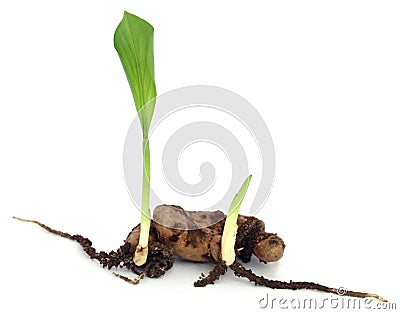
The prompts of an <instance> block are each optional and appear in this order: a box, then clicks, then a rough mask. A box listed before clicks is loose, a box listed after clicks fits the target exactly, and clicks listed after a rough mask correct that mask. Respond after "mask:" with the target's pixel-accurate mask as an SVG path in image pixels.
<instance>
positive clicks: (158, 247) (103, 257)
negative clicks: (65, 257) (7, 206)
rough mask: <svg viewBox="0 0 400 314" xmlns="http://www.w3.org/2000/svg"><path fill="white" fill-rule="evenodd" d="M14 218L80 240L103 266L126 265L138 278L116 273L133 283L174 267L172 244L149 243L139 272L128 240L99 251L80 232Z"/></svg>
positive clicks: (87, 251) (86, 250)
mask: <svg viewBox="0 0 400 314" xmlns="http://www.w3.org/2000/svg"><path fill="white" fill-rule="evenodd" d="M13 218H14V219H16V220H19V221H23V222H29V223H33V224H36V225H38V226H40V227H41V228H43V229H45V230H47V231H48V232H50V233H52V234H55V235H58V236H60V237H63V238H66V239H69V240H72V241H76V242H78V243H79V244H80V245H81V246H82V248H83V250H84V251H85V252H86V254H87V255H89V257H90V258H91V259H95V260H98V261H99V262H100V264H101V265H102V266H103V268H105V267H107V268H108V269H111V268H113V267H116V268H117V267H121V268H123V267H125V268H127V269H128V270H131V271H133V272H134V273H135V274H137V275H138V278H136V279H129V278H128V277H125V276H122V275H119V274H116V273H114V275H115V276H116V277H119V278H121V279H123V280H125V281H127V282H129V283H132V284H138V283H139V281H140V280H141V279H143V277H144V276H145V275H147V276H148V277H151V278H158V277H161V276H162V275H164V274H165V272H166V271H167V270H169V269H171V268H172V266H173V264H174V261H175V257H174V252H173V249H172V247H171V246H169V245H167V244H162V243H159V242H157V241H153V242H150V243H149V255H148V258H147V262H146V264H145V265H144V270H143V271H141V272H139V271H138V267H137V266H136V265H135V263H134V262H133V254H134V252H135V248H134V247H132V246H131V245H130V244H129V243H128V242H125V243H124V244H123V245H121V246H120V247H119V248H118V250H117V251H111V252H109V253H106V252H104V251H100V252H98V253H97V252H96V249H95V248H94V247H93V246H92V241H90V240H89V239H88V238H84V237H83V236H81V235H79V234H76V235H71V234H69V233H66V232H62V231H58V230H55V229H53V228H50V227H48V226H46V225H44V224H42V223H41V222H38V221H36V220H28V219H22V218H18V217H13Z"/></svg>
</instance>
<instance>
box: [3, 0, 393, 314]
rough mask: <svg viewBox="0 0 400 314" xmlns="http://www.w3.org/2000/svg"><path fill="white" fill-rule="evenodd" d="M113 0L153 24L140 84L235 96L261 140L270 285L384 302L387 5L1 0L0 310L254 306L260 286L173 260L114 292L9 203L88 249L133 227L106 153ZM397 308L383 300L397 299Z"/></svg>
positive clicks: (117, 156) (89, 265)
mask: <svg viewBox="0 0 400 314" xmlns="http://www.w3.org/2000/svg"><path fill="white" fill-rule="evenodd" d="M123 10H128V11H130V12H132V13H135V14H137V15H139V16H141V17H143V18H145V19H146V20H148V21H149V22H151V23H152V24H153V26H154V27H155V29H156V35H155V59H156V83H157V88H158V92H159V94H160V93H163V92H166V91H168V90H170V89H173V88H178V87H182V86H187V85H193V84H207V85H216V86H221V87H225V88H228V89H231V90H233V91H235V92H237V93H239V94H240V95H242V96H243V97H245V98H247V99H248V100H249V101H250V102H251V103H252V104H253V105H254V106H255V107H256V108H257V109H258V110H259V112H260V114H261V115H262V116H263V118H264V119H265V121H266V123H267V125H268V126H269V129H270V132H271V134H272V137H273V140H274V144H275V149H276V160H277V171H276V179H275V184H274V187H273V190H272V193H271V196H270V198H269V200H268V202H267V204H266V207H265V209H264V210H262V211H261V212H260V213H259V218H262V219H264V220H265V221H266V223H267V227H268V230H269V231H273V232H278V234H279V235H280V236H281V237H282V238H284V239H285V242H286V244H287V249H286V252H285V256H284V257H283V258H282V260H281V261H280V262H279V263H276V264H269V265H261V264H258V263H257V262H256V261H254V263H252V264H251V266H252V268H253V269H254V270H255V271H256V272H257V273H258V274H263V275H264V276H266V277H269V278H275V279H282V280H290V279H292V280H308V281H316V282H320V283H322V284H327V285H330V286H333V287H340V286H343V287H346V288H348V289H353V290H361V291H370V292H376V293H379V294H381V295H382V296H384V297H386V298H388V299H389V300H390V301H392V302H395V301H397V302H399V301H398V300H399V299H398V297H399V292H400V291H399V287H398V283H397V282H396V280H398V279H399V278H400V276H399V270H398V267H399V262H400V261H399V257H398V256H399V255H398V254H397V253H398V239H399V228H398V225H399V224H398V220H397V217H398V211H399V210H400V198H399V187H400V164H399V160H400V148H399V140H400V123H399V118H400V111H399V105H400V89H399V86H400V74H399V73H400V58H399V56H400V42H399V35H400V34H399V33H400V19H399V16H400V4H399V2H398V1H274V2H270V1H268V2H267V1H246V2H244V1H241V2H239V1H208V0H204V1H201V2H200V1H199V2H193V1H151V0H149V1H112V2H111V1H75V0H73V1H65V2H60V1H44V0H37V1H13V2H2V4H1V6H0V32H1V37H0V40H1V52H0V53H1V58H0V80H1V92H0V139H1V141H0V145H1V146H0V149H1V155H0V191H1V192H0V215H1V220H0V221H1V227H0V230H1V237H0V239H1V259H0V261H1V264H0V271H1V274H0V278H1V279H0V285H1V287H2V289H3V292H2V296H1V299H2V301H1V302H0V309H1V310H0V311H1V312H2V313H24V312H31V313H75V312H79V313H84V312H87V313H92V312H97V313H110V312H115V313H118V312H122V311H124V312H125V313H130V312H132V313H134V312H138V311H139V310H140V309H142V310H148V309H149V307H151V308H152V309H155V310H158V312H161V311H163V312H172V311H182V312H184V311H191V310H200V309H202V310H204V311H207V310H212V311H218V310H222V311H224V312H225V311H226V312H227V311H228V310H237V311H239V310H242V309H243V310H244V309H249V310H250V311H252V312H253V311H254V312H263V311H266V310H265V309H264V310H262V309H260V308H259V307H258V301H259V299H261V298H262V297H265V295H266V293H268V294H269V297H270V298H272V297H278V298H281V297H286V298H289V299H290V298H296V297H298V298H304V297H315V298H317V299H318V300H322V299H323V298H324V297H327V296H328V295H324V294H321V293H318V292H301V291H298V292H292V291H273V290H270V289H267V288H263V287H255V286H254V285H252V284H250V283H248V282H247V281H246V280H244V279H239V278H235V277H233V275H232V274H231V273H228V274H227V275H226V276H225V277H223V278H222V279H221V280H220V281H219V282H217V283H216V284H215V285H213V286H209V287H206V288H194V287H193V284H192V283H193V281H194V280H195V279H196V278H197V276H198V275H199V274H200V273H201V272H207V271H208V270H209V269H210V267H211V266H210V265H206V264H193V263H183V262H179V263H176V265H175V267H174V268H173V269H172V270H171V271H169V272H168V273H167V274H166V275H165V276H164V277H163V278H161V279H148V278H146V279H145V280H143V282H142V283H141V284H140V285H138V286H130V285H128V284H126V283H125V282H123V281H121V280H118V279H116V278H114V277H113V276H112V275H111V273H110V272H108V271H106V270H102V269H101V268H100V267H99V266H98V264H96V263H95V262H93V261H90V260H89V259H87V257H86V256H85V255H84V254H83V253H82V251H81V249H80V248H79V247H78V245H76V244H74V243H72V242H70V241H67V240H64V239H60V238H57V237H55V236H52V235H49V234H47V233H46V232H43V231H42V230H40V229H38V228H36V227H34V226H32V225H28V224H23V223H21V222H17V221H14V220H12V219H11V217H12V216H13V215H16V216H21V217H25V218H32V219H38V220H40V221H42V222H44V223H47V224H48V225H50V226H53V227H54V228H58V229H61V230H64V231H68V232H71V233H81V234H83V235H86V236H88V237H89V238H90V239H92V241H93V243H94V246H95V247H97V248H99V249H104V250H111V249H115V248H117V247H118V246H119V245H120V244H122V241H123V239H124V238H125V236H126V234H127V233H128V232H129V231H130V229H131V228H132V227H133V226H135V225H136V224H137V223H138V222H139V213H138V212H137V211H136V210H134V209H133V206H132V203H131V200H130V198H129V195H128V193H127V191H126V189H125V186H124V181H123V174H122V151H123V144H124V140H125V136H126V132H127V130H128V128H129V125H130V123H131V121H132V119H133V116H134V114H135V111H134V106H133V103H132V100H131V95H130V91H129V88H128V84H127V82H126V78H125V76H124V73H123V70H122V67H121V65H120V61H119V59H118V56H117V54H116V52H115V51H114V48H113V41H112V39H113V32H114V30H115V27H116V26H117V24H118V23H119V21H120V19H121V18H122V13H123ZM397 307H398V308H399V307H400V304H399V303H398V304H397Z"/></svg>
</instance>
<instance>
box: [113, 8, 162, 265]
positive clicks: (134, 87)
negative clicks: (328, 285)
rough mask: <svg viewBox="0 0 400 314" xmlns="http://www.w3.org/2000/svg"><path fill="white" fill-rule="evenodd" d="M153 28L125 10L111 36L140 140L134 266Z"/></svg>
mask: <svg viewBox="0 0 400 314" xmlns="http://www.w3.org/2000/svg"><path fill="white" fill-rule="evenodd" d="M153 33H154V29H153V26H151V25H150V24H149V23H148V22H146V21H145V20H142V19H141V18H139V17H137V16H136V15H133V14H130V13H128V12H125V13H124V17H123V19H122V21H121V23H120V24H119V25H118V27H117V29H116V31H115V35H114V46H115V49H116V50H117V52H118V55H119V58H120V59H121V63H122V66H123V68H124V70H125V74H126V77H127V79H128V82H129V86H130V88H131V91H132V95H133V98H134V101H135V105H136V110H137V112H138V116H139V120H140V124H141V126H142V134H143V142H142V150H143V175H142V215H141V222H140V226H141V232H140V238H139V244H138V246H137V247H136V250H135V255H134V261H135V264H136V265H138V266H142V265H143V264H144V263H146V259H147V254H148V242H149V232H150V220H151V215H150V207H149V203H150V143H149V137H148V131H149V127H150V123H151V119H152V117H153V112H154V106H155V102H156V96H157V91H156V84H155V80H154V53H153Z"/></svg>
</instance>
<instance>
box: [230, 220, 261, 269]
mask: <svg viewBox="0 0 400 314" xmlns="http://www.w3.org/2000/svg"><path fill="white" fill-rule="evenodd" d="M260 229H262V225H261V221H260V220H259V219H257V218H254V217H248V218H247V220H246V222H245V223H243V224H241V225H240V226H239V228H238V231H237V236H236V244H235V249H236V250H237V252H238V254H237V256H238V257H239V258H240V259H241V260H242V261H243V262H245V263H247V262H250V259H251V256H252V255H253V249H254V247H255V246H256V244H257V237H258V235H259V234H260Z"/></svg>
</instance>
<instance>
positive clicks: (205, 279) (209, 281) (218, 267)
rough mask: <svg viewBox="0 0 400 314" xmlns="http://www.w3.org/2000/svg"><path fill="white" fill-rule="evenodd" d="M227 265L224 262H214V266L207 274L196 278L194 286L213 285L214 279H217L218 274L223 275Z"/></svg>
mask: <svg viewBox="0 0 400 314" xmlns="http://www.w3.org/2000/svg"><path fill="white" fill-rule="evenodd" d="M227 269H228V268H227V267H226V265H225V264H222V263H217V264H215V266H214V268H213V269H212V270H211V271H210V273H209V274H208V275H207V276H204V274H202V275H203V276H202V277H200V279H199V280H197V281H196V282H195V283H194V286H195V287H205V286H207V285H213V284H214V282H215V281H217V280H218V279H219V277H220V276H222V275H224V274H225V273H226V271H227Z"/></svg>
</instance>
